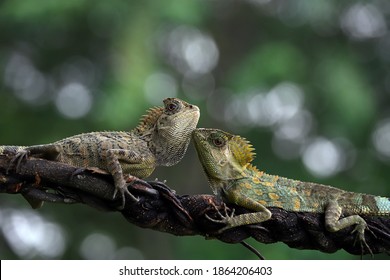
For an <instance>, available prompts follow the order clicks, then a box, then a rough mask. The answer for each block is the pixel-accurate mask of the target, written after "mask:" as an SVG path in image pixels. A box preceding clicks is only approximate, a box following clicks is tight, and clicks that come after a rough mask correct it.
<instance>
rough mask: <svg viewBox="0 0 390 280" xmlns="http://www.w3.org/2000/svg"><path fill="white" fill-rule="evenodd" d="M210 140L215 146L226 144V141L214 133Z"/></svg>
mask: <svg viewBox="0 0 390 280" xmlns="http://www.w3.org/2000/svg"><path fill="white" fill-rule="evenodd" d="M211 142H212V144H213V145H214V146H215V147H219V148H220V147H223V146H224V145H225V144H226V141H225V139H224V138H222V137H221V136H218V135H215V136H214V137H212V138H211Z"/></svg>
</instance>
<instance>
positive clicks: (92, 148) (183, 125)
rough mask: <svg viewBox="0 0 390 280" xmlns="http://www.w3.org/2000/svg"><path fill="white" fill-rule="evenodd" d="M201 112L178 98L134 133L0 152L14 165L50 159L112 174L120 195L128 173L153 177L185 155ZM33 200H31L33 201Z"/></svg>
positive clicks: (79, 137)
mask: <svg viewBox="0 0 390 280" xmlns="http://www.w3.org/2000/svg"><path fill="white" fill-rule="evenodd" d="M199 115H200V112H199V108H198V107H197V106H195V105H191V104H189V103H187V102H184V101H182V100H180V99H177V98H167V99H165V100H164V107H154V108H151V109H149V110H148V111H147V114H146V115H144V116H143V117H142V118H141V120H140V122H139V124H138V126H137V127H136V128H135V129H133V130H131V131H128V132H126V131H107V132H90V133H83V134H79V135H75V136H72V137H68V138H65V139H63V140H59V141H57V142H54V143H51V144H45V145H36V146H28V147H24V146H0V154H5V153H12V154H15V153H16V156H15V157H14V158H13V163H17V164H16V165H18V163H20V161H21V160H22V159H23V158H25V157H26V156H33V157H37V158H45V159H49V160H53V161H58V162H62V163H66V164H70V165H72V166H75V167H80V168H87V167H94V168H99V169H102V170H104V171H106V172H108V173H110V174H111V175H112V176H113V179H114V183H115V192H114V198H115V197H116V194H117V193H118V192H119V193H120V194H121V195H122V208H123V206H124V202H125V196H124V194H125V192H126V193H128V194H129V195H130V197H131V198H132V199H133V200H134V201H137V198H135V197H134V196H133V195H132V194H131V193H130V192H129V190H128V189H127V184H126V182H125V179H124V174H130V175H131V176H135V177H137V178H145V177H148V176H149V175H150V174H151V173H152V172H153V171H154V169H155V167H156V166H171V165H174V164H176V163H178V162H179V161H180V160H181V159H182V158H183V156H184V154H185V152H186V150H187V147H188V145H189V142H190V140H191V133H192V131H193V130H194V129H195V128H196V125H197V123H198V120H199ZM29 202H30V201H29Z"/></svg>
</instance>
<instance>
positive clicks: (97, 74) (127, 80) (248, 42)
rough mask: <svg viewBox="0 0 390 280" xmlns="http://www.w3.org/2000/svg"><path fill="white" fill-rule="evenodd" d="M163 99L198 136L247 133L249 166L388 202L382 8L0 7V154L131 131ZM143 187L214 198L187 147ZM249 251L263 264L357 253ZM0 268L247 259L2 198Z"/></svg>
mask: <svg viewBox="0 0 390 280" xmlns="http://www.w3.org/2000/svg"><path fill="white" fill-rule="evenodd" d="M167 96H171V97H173V96H177V97H179V98H182V99H185V100H186V101H188V102H190V103H194V104H196V105H198V106H199V107H200V108H201V119H200V122H199V126H200V127H217V128H221V129H224V130H227V131H230V132H232V133H234V134H240V135H243V136H244V137H246V138H247V139H249V140H250V141H251V142H252V143H253V145H254V146H255V147H256V151H257V158H256V160H255V164H256V165H257V166H258V168H259V169H261V170H264V171H266V172H268V173H271V174H278V175H280V176H284V177H290V178H293V179H299V180H302V181H315V182H319V183H323V184H330V185H334V186H337V187H342V188H343V189H346V190H351V191H357V192H368V193H372V194H376V195H382V196H390V183H389V181H390V172H389V170H390V106H389V105H390V2H389V1H386V0H373V1H369V2H368V1H352V0H349V1H337V0H328V1H320V0H316V1H304V0H296V1H293V2H291V1H276V0H275V1H272V0H242V1H233V0H187V1H181V0H166V1H120V0H112V1H88V0H68V1H55V0H45V1H40V2H39V4H37V2H36V1H33V0H12V1H11V0H4V1H2V2H1V4H0V143H1V144H20V145H32V144H42V143H48V142H52V141H55V140H59V139H61V138H64V137H67V136H71V135H74V134H78V133H81V132H89V131H96V130H129V129H132V128H133V127H135V125H136V124H137V122H138V120H139V118H140V116H141V115H142V114H144V113H145V111H146V109H147V108H149V107H151V106H154V105H161V104H162V102H161V101H162V99H163V98H165V97H167ZM183 170H185V176H183V174H184V173H183ZM155 177H157V178H159V179H161V180H163V179H166V180H167V181H168V185H169V186H170V187H172V188H174V189H176V190H177V192H178V193H179V194H197V193H211V190H210V189H209V188H208V186H207V181H206V179H205V176H204V174H203V172H202V168H201V166H200V164H199V162H198V159H197V156H196V153H195V151H194V149H193V148H192V147H190V149H189V151H188V154H187V155H186V157H185V158H184V160H183V161H182V162H181V163H179V164H178V165H176V166H174V167H171V168H158V169H157V170H156V172H155V173H154V174H153V175H152V178H151V179H154V178H155ZM249 242H250V243H251V244H252V245H253V246H255V247H256V248H257V249H258V250H260V251H261V253H262V254H263V255H264V256H265V257H266V258H267V259H359V256H352V255H349V254H348V253H346V252H344V251H339V252H337V253H334V254H324V253H321V252H317V251H309V250H306V251H304V250H297V249H291V248H289V247H287V246H286V245H284V244H282V243H277V244H268V245H266V244H260V243H257V242H254V241H253V240H250V241H249ZM0 258H1V259H17V258H20V259H254V258H255V256H254V255H253V254H252V253H250V252H249V251H248V250H246V249H245V248H243V247H242V246H240V245H231V244H224V243H222V242H219V241H216V240H205V239H204V238H202V237H176V236H171V235H169V234H166V233H160V232H155V231H151V230H148V229H141V228H137V227H136V226H133V225H131V224H129V223H127V222H126V221H125V219H124V218H122V216H121V215H119V214H116V213H102V212H99V211H97V210H94V209H91V208H89V207H86V206H83V205H70V206H64V205H55V204H49V203H45V205H44V207H43V208H41V209H39V210H32V209H30V207H29V205H28V204H27V202H26V201H25V200H24V199H23V198H22V197H21V196H11V195H2V196H1V197H0ZM381 258H388V256H385V255H377V256H375V259H381Z"/></svg>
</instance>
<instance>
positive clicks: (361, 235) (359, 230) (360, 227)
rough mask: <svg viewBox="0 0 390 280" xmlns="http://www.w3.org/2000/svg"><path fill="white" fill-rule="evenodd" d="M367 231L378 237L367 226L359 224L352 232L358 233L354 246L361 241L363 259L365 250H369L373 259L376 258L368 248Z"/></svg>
mask: <svg viewBox="0 0 390 280" xmlns="http://www.w3.org/2000/svg"><path fill="white" fill-rule="evenodd" d="M366 229H367V230H368V231H370V232H371V233H372V234H373V235H374V237H376V235H375V233H374V232H372V231H371V230H370V228H369V227H368V226H367V224H357V225H356V227H355V228H354V229H353V231H352V233H355V232H356V233H357V234H356V237H355V241H354V245H355V244H356V242H357V241H358V240H359V242H360V248H361V252H362V255H361V257H363V253H364V250H365V249H364V248H367V250H368V252H369V253H370V255H371V257H374V254H373V253H372V250H371V248H370V246H368V244H367V242H366V238H365V236H364V232H365V230H366Z"/></svg>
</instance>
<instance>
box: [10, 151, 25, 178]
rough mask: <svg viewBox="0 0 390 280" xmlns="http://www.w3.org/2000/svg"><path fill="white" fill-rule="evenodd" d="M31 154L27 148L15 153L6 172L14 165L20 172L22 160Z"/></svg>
mask: <svg viewBox="0 0 390 280" xmlns="http://www.w3.org/2000/svg"><path fill="white" fill-rule="evenodd" d="M29 154H30V152H29V151H27V150H21V151H19V152H17V153H16V154H15V155H14V157H13V158H12V159H11V161H10V163H9V165H8V167H7V170H6V173H7V174H8V172H9V170H10V169H12V167H13V166H15V170H16V172H19V171H20V164H21V162H22V161H23V160H25V159H27V157H28V155H29Z"/></svg>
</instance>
